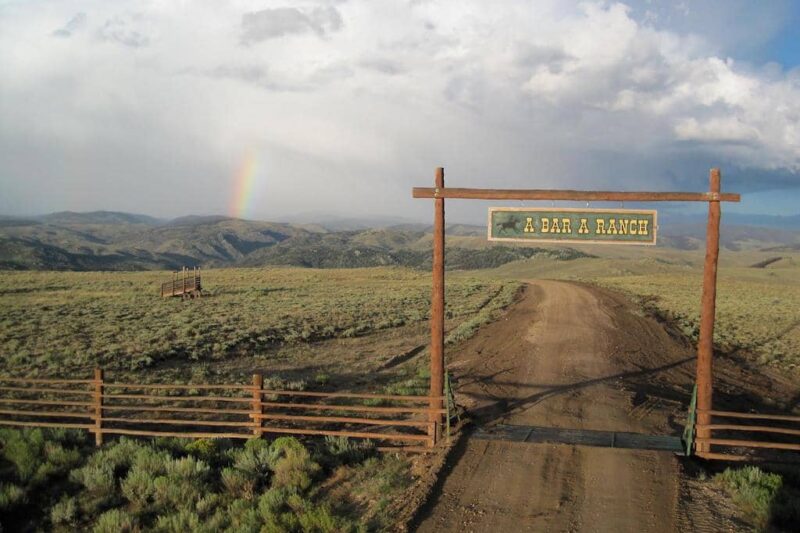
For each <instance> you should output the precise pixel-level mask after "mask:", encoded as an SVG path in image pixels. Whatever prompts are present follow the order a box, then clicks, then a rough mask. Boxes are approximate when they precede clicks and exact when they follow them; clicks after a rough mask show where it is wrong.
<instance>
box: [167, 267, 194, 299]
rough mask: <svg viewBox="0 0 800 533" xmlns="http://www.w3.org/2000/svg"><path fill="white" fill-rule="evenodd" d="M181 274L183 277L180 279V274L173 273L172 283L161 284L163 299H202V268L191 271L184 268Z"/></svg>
mask: <svg viewBox="0 0 800 533" xmlns="http://www.w3.org/2000/svg"><path fill="white" fill-rule="evenodd" d="M180 274H181V276H180V277H178V272H177V271H176V272H173V273H172V281H168V282H166V283H162V284H161V297H162V298H171V297H173V296H180V297H181V298H183V299H188V298H200V297H201V296H202V295H203V292H202V291H203V286H202V284H201V283H200V268H199V267H194V268H193V269H192V270H191V271H190V270H189V269H188V268H186V267H183V269H182V270H181V272H180Z"/></svg>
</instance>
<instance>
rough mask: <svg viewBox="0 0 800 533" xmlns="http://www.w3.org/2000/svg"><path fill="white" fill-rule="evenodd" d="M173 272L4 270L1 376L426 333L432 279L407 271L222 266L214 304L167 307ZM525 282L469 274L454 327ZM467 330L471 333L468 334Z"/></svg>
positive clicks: (212, 275) (258, 354) (455, 298)
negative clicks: (403, 331)
mask: <svg viewBox="0 0 800 533" xmlns="http://www.w3.org/2000/svg"><path fill="white" fill-rule="evenodd" d="M169 279H171V274H170V273H165V272H141V273H112V272H87V273H84V272H63V273H62V272H58V273H56V272H2V273H0V354H2V358H1V359H0V372H2V373H7V374H8V373H11V374H22V375H30V374H37V373H39V374H42V375H44V374H48V373H50V374H52V373H54V372H58V373H59V374H64V373H66V374H76V375H77V374H80V375H86V374H87V372H89V371H90V369H91V368H92V367H93V366H95V365H100V366H102V367H104V368H106V369H109V370H112V371H118V372H122V371H138V370H142V369H148V368H157V367H159V365H161V366H164V365H176V364H177V365H180V364H193V363H196V362H202V363H210V364H212V365H213V364H214V363H224V362H226V361H230V360H233V359H240V358H251V359H252V358H260V359H263V358H265V357H266V358H268V357H270V356H271V355H274V354H275V353H276V350H280V349H281V348H285V347H292V346H295V347H296V346H302V345H309V344H311V343H317V342H319V341H324V340H329V339H348V338H356V337H360V336H365V335H369V334H373V333H375V332H379V331H384V330H392V329H397V328H401V327H404V326H415V325H417V326H418V325H422V324H424V323H425V322H426V321H427V318H428V313H429V305H430V303H429V302H430V274H426V273H420V272H414V271H411V270H408V269H401V268H376V269H349V270H309V269H297V268H266V269H219V270H209V271H205V272H204V273H203V284H204V287H205V288H206V289H207V294H206V297H204V298H202V299H199V300H193V301H189V302H182V301H181V300H180V299H175V298H173V299H162V298H160V297H159V296H158V287H159V283H160V282H162V281H164V280H169ZM515 290H516V285H515V284H513V283H509V282H502V281H499V282H498V281H486V280H484V281H481V280H474V279H470V278H468V277H457V278H454V279H452V280H451V282H450V283H448V286H447V298H448V301H449V302H451V303H450V304H449V305H448V308H447V316H448V319H450V324H449V325H450V326H452V327H454V328H458V327H459V325H462V323H465V324H463V328H467V329H469V327H470V324H472V325H474V322H475V320H480V319H481V318H484V319H485V318H487V317H485V316H481V315H480V313H481V312H483V315H485V314H486V311H485V310H486V309H493V308H495V307H497V306H498V305H505V304H507V303H508V302H510V301H511V298H512V297H513V294H514V292H515ZM463 328H461V329H463Z"/></svg>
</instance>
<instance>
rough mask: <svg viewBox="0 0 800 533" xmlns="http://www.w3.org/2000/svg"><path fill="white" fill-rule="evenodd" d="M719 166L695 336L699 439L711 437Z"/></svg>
mask: <svg viewBox="0 0 800 533" xmlns="http://www.w3.org/2000/svg"><path fill="white" fill-rule="evenodd" d="M720 190H721V186H720V170H719V169H718V168H712V169H711V172H710V173H709V192H710V193H711V194H712V195H714V197H712V199H711V200H709V202H708V223H707V226H706V257H705V262H704V264H703V293H702V297H701V300H700V335H699V338H698V340H697V377H696V383H697V410H698V413H697V431H696V436H697V437H698V438H701V439H708V438H710V437H711V430H710V429H708V427H707V426H708V425H709V424H710V423H711V415H710V414H709V413H708V411H710V410H711V408H712V394H713V390H714V382H713V366H714V315H715V312H716V299H717V261H718V259H719V224H720V200H719V194H720ZM695 448H696V450H697V451H698V452H701V453H702V452H710V451H711V445H710V444H708V443H707V442H705V441H702V440H701V441H699V442H698V443H697V445H696V446H695Z"/></svg>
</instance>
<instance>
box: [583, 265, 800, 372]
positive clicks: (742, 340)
mask: <svg viewBox="0 0 800 533" xmlns="http://www.w3.org/2000/svg"><path fill="white" fill-rule="evenodd" d="M797 275H798V269H797V268H794V269H789V268H785V269H754V268H723V269H720V272H719V279H718V289H717V320H716V324H715V329H714V344H715V346H716V347H717V349H718V350H721V351H723V352H727V353H734V352H740V353H742V354H743V355H745V356H747V357H751V358H752V360H753V361H754V362H756V363H759V364H765V365H771V366H776V367H778V368H784V369H791V370H794V371H800V280H799V279H798V276H797ZM595 281H596V282H597V283H599V284H601V285H603V286H606V287H610V288H614V289H618V290H622V291H623V292H626V293H628V294H629V295H632V296H634V297H635V298H636V299H638V300H639V301H640V302H641V303H643V304H644V305H645V306H646V307H649V308H650V309H651V310H655V311H657V312H659V313H661V314H662V315H663V316H665V317H666V318H668V319H670V321H671V322H673V323H674V324H676V325H677V326H679V327H680V328H681V330H682V331H683V333H684V334H686V335H687V336H688V337H690V338H691V339H693V340H695V341H696V340H697V337H698V335H699V332H700V293H701V287H702V275H701V274H700V272H699V271H698V270H695V271H691V272H684V273H681V274H677V273H668V274H664V273H661V274H651V275H634V276H614V277H597V278H595Z"/></svg>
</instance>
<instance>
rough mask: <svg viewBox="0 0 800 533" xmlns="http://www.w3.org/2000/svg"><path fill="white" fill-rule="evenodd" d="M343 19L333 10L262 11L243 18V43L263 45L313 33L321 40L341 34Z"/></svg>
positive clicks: (325, 8)
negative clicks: (267, 42)
mask: <svg viewBox="0 0 800 533" xmlns="http://www.w3.org/2000/svg"><path fill="white" fill-rule="evenodd" d="M341 27H342V16H341V14H340V13H339V11H338V10H337V9H336V8H335V7H332V6H328V7H317V8H314V9H311V10H305V9H299V8H294V7H279V8H275V9H262V10H261V11H253V12H250V13H245V14H244V15H242V35H241V43H242V44H245V45H250V44H255V43H260V42H262V41H266V40H267V39H275V38H278V37H283V36H285V35H291V34H300V33H307V32H313V33H316V34H317V35H319V36H320V37H322V36H324V35H325V34H327V33H332V32H335V31H338V30H339V29H341Z"/></svg>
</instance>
